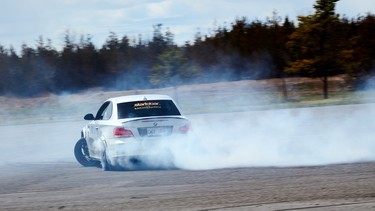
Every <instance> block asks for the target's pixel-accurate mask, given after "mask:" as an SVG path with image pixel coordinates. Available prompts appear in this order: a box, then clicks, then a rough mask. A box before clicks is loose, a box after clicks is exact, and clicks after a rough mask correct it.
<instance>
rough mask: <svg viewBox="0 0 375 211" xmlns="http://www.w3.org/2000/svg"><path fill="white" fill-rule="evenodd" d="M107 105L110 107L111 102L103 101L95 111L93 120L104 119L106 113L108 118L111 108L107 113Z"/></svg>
mask: <svg viewBox="0 0 375 211" xmlns="http://www.w3.org/2000/svg"><path fill="white" fill-rule="evenodd" d="M108 107H112V106H111V102H105V103H104V104H103V105H102V106H100V108H99V110H98V112H97V113H96V116H95V120H105V117H106V118H108V115H109V118H110V117H111V115H112V108H111V109H110V110H108V114H107V113H106V111H107V109H108ZM109 118H108V119H109Z"/></svg>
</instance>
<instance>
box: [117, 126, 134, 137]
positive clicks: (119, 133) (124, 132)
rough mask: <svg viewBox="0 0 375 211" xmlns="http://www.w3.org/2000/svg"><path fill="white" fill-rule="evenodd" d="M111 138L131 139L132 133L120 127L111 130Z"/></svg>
mask: <svg viewBox="0 0 375 211" xmlns="http://www.w3.org/2000/svg"><path fill="white" fill-rule="evenodd" d="M113 136H114V137H115V138H129V137H133V133H132V131H131V130H126V129H125V128H122V127H116V128H115V129H114V130H113Z"/></svg>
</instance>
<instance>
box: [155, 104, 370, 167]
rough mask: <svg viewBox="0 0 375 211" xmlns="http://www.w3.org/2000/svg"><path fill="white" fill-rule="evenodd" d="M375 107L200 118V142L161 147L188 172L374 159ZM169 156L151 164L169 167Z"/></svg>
mask: <svg viewBox="0 0 375 211" xmlns="http://www.w3.org/2000/svg"><path fill="white" fill-rule="evenodd" d="M374 107H375V105H374V104H368V105H349V106H332V107H320V108H303V109H286V110H273V111H254V112H245V113H230V114H229V113H228V114H206V115H196V116H191V119H192V121H193V125H194V128H195V129H194V131H195V133H196V135H197V137H199V138H198V139H197V138H196V137H190V138H189V139H186V140H175V141H174V142H172V143H171V142H169V143H168V144H165V145H160V146H159V147H160V149H161V148H163V149H166V148H168V152H171V153H172V155H173V161H172V162H173V163H174V165H176V166H177V167H179V168H182V169H216V168H234V167H255V166H257V167H259V166H309V165H326V164H334V163H348V162H361V161H374V160H375V141H374V139H375V138H374V135H373V129H374V126H375V124H374V121H373V119H374V117H375V113H374V112H373V110H374ZM154 150H155V149H154ZM156 150H158V149H156ZM160 151H162V150H160ZM165 158H166V157H165V156H161V157H154V160H148V162H149V163H150V165H152V164H153V163H154V164H158V163H168V162H169V161H166V160H163V159H165Z"/></svg>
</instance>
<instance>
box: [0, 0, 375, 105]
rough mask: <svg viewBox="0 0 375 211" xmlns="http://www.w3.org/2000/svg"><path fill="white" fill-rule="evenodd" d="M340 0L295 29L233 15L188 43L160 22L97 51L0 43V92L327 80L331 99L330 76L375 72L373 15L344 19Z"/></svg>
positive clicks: (323, 1) (67, 44)
mask: <svg viewBox="0 0 375 211" xmlns="http://www.w3.org/2000/svg"><path fill="white" fill-rule="evenodd" d="M337 1H338V0H317V1H316V4H315V5H314V9H315V13H314V14H311V15H308V16H299V17H298V23H297V24H295V23H294V22H293V21H291V20H290V19H289V18H288V17H284V18H283V17H280V16H278V14H277V13H276V12H274V13H273V15H272V16H271V17H269V18H266V20H264V21H261V20H253V21H250V20H248V19H247V18H246V17H242V18H236V19H235V20H234V21H233V23H231V24H230V26H219V27H216V28H215V29H214V30H212V32H211V33H210V34H209V35H203V34H201V33H200V32H197V33H196V35H195V37H194V40H193V41H192V42H186V43H185V44H184V45H177V44H176V43H175V42H174V34H173V33H171V32H170V31H169V30H166V29H164V28H163V25H162V24H158V25H155V26H154V28H153V35H152V38H151V39H150V40H145V39H143V38H142V37H141V36H139V37H137V38H130V37H129V36H127V35H124V36H119V35H117V34H115V33H113V32H111V33H110V34H109V36H108V38H107V40H106V41H105V43H104V44H103V45H102V46H101V47H99V48H98V47H96V46H95V45H94V44H93V42H92V36H91V35H81V36H80V38H79V40H78V41H76V40H75V39H74V37H75V36H74V34H71V33H70V32H69V31H67V32H66V33H65V36H64V45H63V47H62V49H61V50H56V48H55V47H54V46H53V45H52V41H51V40H50V39H47V40H46V39H44V38H43V37H42V36H40V37H39V39H38V40H37V43H36V46H35V47H30V46H28V45H26V44H23V45H22V46H21V50H20V53H16V52H15V50H14V49H13V48H12V47H10V48H6V47H4V46H1V45H0V78H1V80H0V95H16V96H25V97H26V96H36V95H41V94H45V93H57V94H59V93H62V92H66V91H69V92H72V91H80V90H85V89H88V88H94V87H106V88H109V89H121V90H123V89H143V88H155V87H165V86H177V85H181V84H193V83H210V82H217V81H224V80H226V81H228V80H244V79H255V80H256V79H267V78H281V77H293V76H308V77H316V78H321V79H322V81H323V83H324V85H325V86H324V87H325V88H324V89H325V90H324V93H325V94H324V97H325V98H327V97H328V95H327V92H326V90H328V83H327V80H328V77H329V76H332V75H337V74H348V75H350V76H352V78H353V79H355V80H353V83H355V84H357V83H359V82H360V81H362V80H365V79H366V77H368V76H369V75H371V74H374V73H375V72H374V61H375V15H373V14H370V13H369V14H366V15H362V16H358V17H357V18H352V19H349V18H347V17H345V16H344V17H339V16H338V15H337V14H336V13H335V12H334V9H335V3H336V2H337Z"/></svg>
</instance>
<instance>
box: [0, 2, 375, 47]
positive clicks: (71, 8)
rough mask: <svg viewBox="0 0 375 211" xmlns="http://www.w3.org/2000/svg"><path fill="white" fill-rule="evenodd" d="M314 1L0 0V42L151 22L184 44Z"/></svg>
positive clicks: (146, 32)
mask: <svg viewBox="0 0 375 211" xmlns="http://www.w3.org/2000/svg"><path fill="white" fill-rule="evenodd" d="M314 3H315V0H0V45H3V46H5V47H6V48H9V47H10V45H13V47H14V48H15V49H19V48H20V46H21V45H22V44H23V43H25V44H27V45H28V46H31V47H35V45H36V40H37V39H38V37H39V36H40V35H42V36H43V37H44V38H49V39H51V40H52V43H53V46H54V47H56V48H57V49H59V48H60V47H61V46H62V45H63V43H64V41H63V37H64V34H65V32H66V31H67V30H69V31H70V33H71V34H76V35H77V41H78V39H79V36H80V35H81V34H84V35H86V34H90V35H91V36H92V37H93V39H92V40H93V42H94V43H95V45H96V46H97V47H101V46H102V45H103V44H104V42H105V40H106V39H107V38H108V35H109V33H110V32H115V33H116V34H117V35H118V36H119V37H122V36H124V35H127V36H129V37H130V38H132V37H137V36H138V35H139V34H141V35H142V37H143V38H144V39H150V38H151V37H152V32H153V25H156V24H159V23H161V24H163V27H165V28H169V30H170V31H171V32H172V33H173V34H174V35H175V42H177V43H178V44H183V43H184V42H185V41H188V40H192V39H194V35H195V34H196V33H197V32H198V31H200V32H201V33H202V34H208V33H209V32H210V30H212V29H213V28H215V27H216V26H224V25H227V26H230V23H232V22H233V21H234V20H235V19H236V17H244V16H245V17H247V18H248V20H250V21H252V20H255V19H259V20H261V21H264V20H266V18H267V17H271V16H272V12H273V11H277V13H278V14H279V15H280V16H282V17H285V16H289V17H290V18H291V19H292V20H295V19H296V17H297V16H298V15H308V14H311V13H313V12H314V10H313V7H312V6H313V4H314ZM374 10H375V0H341V1H339V2H338V3H337V6H336V11H337V13H339V14H341V15H344V14H345V15H346V16H347V17H349V18H352V17H353V18H355V17H357V16H358V15H366V13H368V12H370V13H375V11H374Z"/></svg>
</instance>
